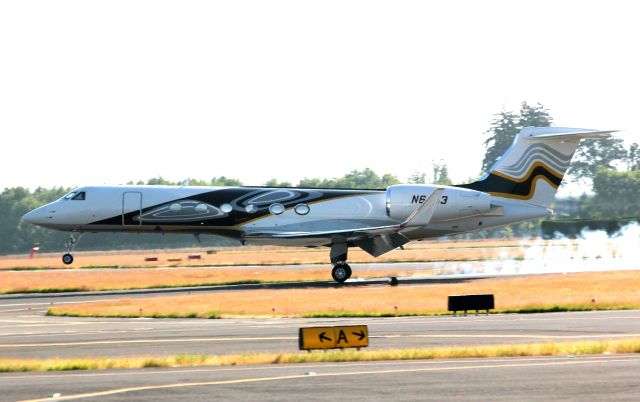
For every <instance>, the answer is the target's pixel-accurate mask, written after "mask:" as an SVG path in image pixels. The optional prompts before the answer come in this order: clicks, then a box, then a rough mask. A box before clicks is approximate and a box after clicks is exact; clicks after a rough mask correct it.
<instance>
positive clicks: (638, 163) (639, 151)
mask: <svg viewBox="0 0 640 402" xmlns="http://www.w3.org/2000/svg"><path fill="white" fill-rule="evenodd" d="M626 163H627V170H640V147H639V146H638V144H637V143H635V142H634V143H633V144H631V146H630V147H629V152H627V158H626Z"/></svg>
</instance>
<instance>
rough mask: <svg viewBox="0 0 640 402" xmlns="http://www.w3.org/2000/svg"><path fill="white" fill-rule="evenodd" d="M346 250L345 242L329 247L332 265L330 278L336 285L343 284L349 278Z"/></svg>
mask: <svg viewBox="0 0 640 402" xmlns="http://www.w3.org/2000/svg"><path fill="white" fill-rule="evenodd" d="M348 250H349V248H348V246H347V243H346V242H344V243H334V244H332V245H331V263H332V264H333V269H332V270H331V276H332V277H333V280H334V281H336V282H338V283H343V282H344V281H346V280H347V279H349V278H351V267H350V266H349V264H347V252H348Z"/></svg>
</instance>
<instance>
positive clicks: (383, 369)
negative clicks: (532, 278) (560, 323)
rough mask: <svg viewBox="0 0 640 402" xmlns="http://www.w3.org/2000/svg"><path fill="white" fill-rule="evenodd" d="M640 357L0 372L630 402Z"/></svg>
mask: <svg viewBox="0 0 640 402" xmlns="http://www.w3.org/2000/svg"><path fill="white" fill-rule="evenodd" d="M638 370H640V356H636V355H609V356H580V357H575V358H571V357H533V358H508V359H507V358H502V359H457V360H426V361H425V360H423V361H389V362H366V363H339V364H338V363H326V364H299V365H277V366H276V365H269V366H250V367H202V368H183V369H145V370H120V371H102V372H74V373H71V372H69V373H18V374H5V375H2V376H0V388H1V389H2V399H3V400H12V401H13V400H42V401H47V400H52V398H49V397H48V396H49V395H53V394H56V393H58V394H60V397H59V398H56V399H53V400H78V399H81V400H92V399H95V400H103V401H124V400H128V401H129V400H135V401H175V400H189V401H210V400H278V401H298V400H356V399H358V400H394V401H395V400H398V401H415V400H438V401H447V400H482V401H488V400H528V401H533V400H539V401H549V400H568V401H584V400H629V401H632V400H637V397H638V394H639V392H640V383H639V382H638V380H637V373H638Z"/></svg>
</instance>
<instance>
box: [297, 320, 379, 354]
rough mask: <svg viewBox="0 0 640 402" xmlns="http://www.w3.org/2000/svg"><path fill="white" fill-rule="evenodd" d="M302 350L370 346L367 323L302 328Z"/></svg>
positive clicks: (300, 332) (300, 337)
mask: <svg viewBox="0 0 640 402" xmlns="http://www.w3.org/2000/svg"><path fill="white" fill-rule="evenodd" d="M299 344H300V349H301V350H310V349H337V348H364V347H367V346H369V330H368V329H367V326H366V325H351V326H340V327H311V328H300V331H299Z"/></svg>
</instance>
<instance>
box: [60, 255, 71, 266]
mask: <svg viewBox="0 0 640 402" xmlns="http://www.w3.org/2000/svg"><path fill="white" fill-rule="evenodd" d="M62 262H63V263H64V264H65V265H69V264H73V256H72V255H71V254H69V253H67V254H65V255H63V256H62Z"/></svg>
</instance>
